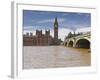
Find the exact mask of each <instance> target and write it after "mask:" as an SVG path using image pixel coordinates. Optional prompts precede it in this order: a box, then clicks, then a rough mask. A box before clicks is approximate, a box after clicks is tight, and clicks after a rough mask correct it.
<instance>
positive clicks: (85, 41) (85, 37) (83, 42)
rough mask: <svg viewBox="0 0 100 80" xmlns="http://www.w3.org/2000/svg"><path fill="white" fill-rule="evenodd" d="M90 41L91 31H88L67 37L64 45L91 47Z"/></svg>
mask: <svg viewBox="0 0 100 80" xmlns="http://www.w3.org/2000/svg"><path fill="white" fill-rule="evenodd" d="M90 43H91V33H90V32H87V33H83V34H80V35H77V36H73V37H71V38H66V39H65V40H64V42H63V45H64V46H67V47H76V48H77V47H78V48H90Z"/></svg>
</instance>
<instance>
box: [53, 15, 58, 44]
mask: <svg viewBox="0 0 100 80" xmlns="http://www.w3.org/2000/svg"><path fill="white" fill-rule="evenodd" d="M54 40H55V43H57V42H58V21H57V17H56V18H55V22H54Z"/></svg>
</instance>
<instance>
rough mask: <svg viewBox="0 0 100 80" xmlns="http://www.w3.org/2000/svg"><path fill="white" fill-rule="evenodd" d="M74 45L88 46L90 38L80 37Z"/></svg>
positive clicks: (79, 46)
mask: <svg viewBox="0 0 100 80" xmlns="http://www.w3.org/2000/svg"><path fill="white" fill-rule="evenodd" d="M74 45H75V47H78V48H90V40H89V39H88V38H80V39H78V40H77V41H76V43H75V44H74Z"/></svg>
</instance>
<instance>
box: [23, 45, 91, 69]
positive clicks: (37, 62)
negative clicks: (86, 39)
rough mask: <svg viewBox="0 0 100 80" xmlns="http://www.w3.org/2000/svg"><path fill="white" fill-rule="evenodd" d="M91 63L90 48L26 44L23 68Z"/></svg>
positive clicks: (75, 65)
mask: <svg viewBox="0 0 100 80" xmlns="http://www.w3.org/2000/svg"><path fill="white" fill-rule="evenodd" d="M90 65H91V54H90V52H89V50H88V49H83V48H69V47H65V46H24V47H23V68H24V69H39V68H62V67H80V66H90Z"/></svg>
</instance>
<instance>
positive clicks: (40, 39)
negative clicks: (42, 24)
mask: <svg viewBox="0 0 100 80" xmlns="http://www.w3.org/2000/svg"><path fill="white" fill-rule="evenodd" d="M60 43H61V40H60V39H58V21H57V18H55V22H54V38H53V37H52V36H51V35H50V30H48V31H47V30H46V31H45V34H42V30H36V35H35V36H33V34H32V33H30V34H29V33H27V34H26V35H23V45H24V46H47V45H59V44H60Z"/></svg>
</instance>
